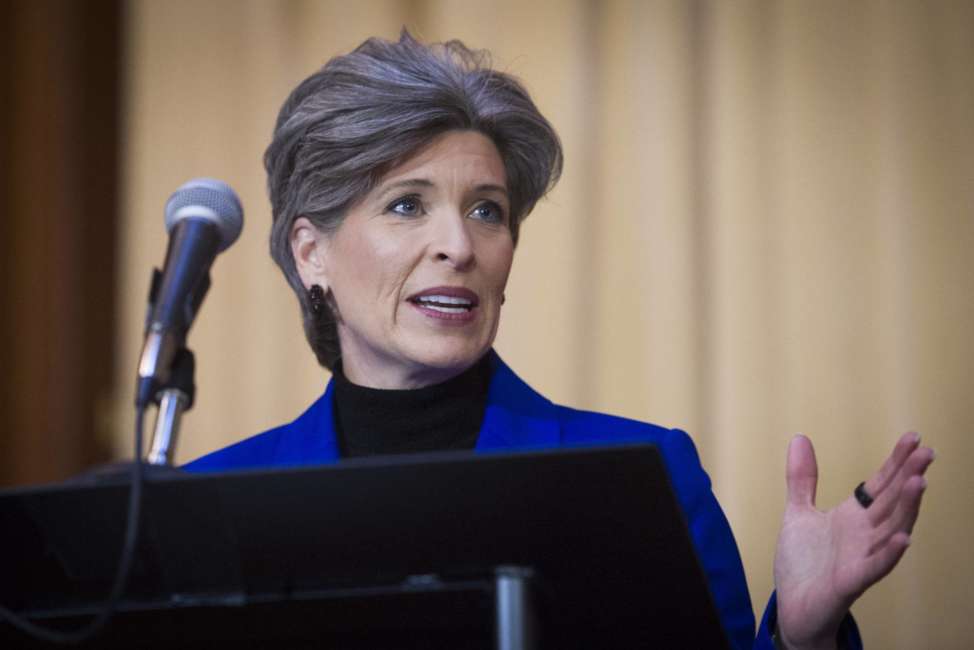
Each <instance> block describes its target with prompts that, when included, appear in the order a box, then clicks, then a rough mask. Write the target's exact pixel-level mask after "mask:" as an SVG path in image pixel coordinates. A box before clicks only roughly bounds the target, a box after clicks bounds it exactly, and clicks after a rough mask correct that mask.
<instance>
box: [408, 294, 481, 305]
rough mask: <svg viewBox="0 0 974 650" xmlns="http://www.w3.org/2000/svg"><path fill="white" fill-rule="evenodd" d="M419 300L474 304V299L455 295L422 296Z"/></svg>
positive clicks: (449, 303) (450, 303)
mask: <svg viewBox="0 0 974 650" xmlns="http://www.w3.org/2000/svg"><path fill="white" fill-rule="evenodd" d="M418 300H420V301H422V302H438V303H441V304H444V305H472V304H473V301H471V300H467V299H466V298H457V297H455V296H420V297H419V298H418Z"/></svg>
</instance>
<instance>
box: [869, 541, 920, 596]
mask: <svg viewBox="0 0 974 650" xmlns="http://www.w3.org/2000/svg"><path fill="white" fill-rule="evenodd" d="M909 546H910V536H909V535H907V534H906V533H903V532H899V533H896V534H895V535H893V536H892V537H890V539H889V540H888V541H887V542H886V545H885V546H883V547H882V548H880V549H878V550H877V552H876V553H874V554H873V555H870V556H869V557H868V558H866V560H865V565H864V566H863V573H864V577H865V578H866V583H865V584H866V585H867V586H868V585H872V584H874V583H876V582H877V581H879V580H882V579H883V578H884V577H886V575H887V574H888V573H889V572H890V571H892V570H893V567H895V566H896V563H897V562H899V561H900V558H902V557H903V553H905V552H906V549H907V548H909Z"/></svg>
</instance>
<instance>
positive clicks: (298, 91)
mask: <svg viewBox="0 0 974 650" xmlns="http://www.w3.org/2000/svg"><path fill="white" fill-rule="evenodd" d="M451 130H473V131H479V132H480V133H483V134H484V135H486V136H487V137H489V138H490V139H491V140H492V141H493V143H494V145H495V146H496V147H497V150H498V152H499V153H500V156H501V159H502V160H503V162H504V167H505V171H506V174H507V186H508V191H509V193H510V202H511V216H510V229H511V235H512V237H513V239H514V242H515V243H517V236H518V230H519V226H520V222H521V220H522V219H524V218H525V217H526V216H527V215H528V213H529V212H531V209H532V208H533V207H534V204H535V203H536V202H537V201H538V200H539V199H540V198H541V197H542V196H544V195H545V193H547V192H548V190H550V189H551V187H553V186H554V184H555V182H556V181H557V180H558V177H559V175H560V174H561V166H562V152H561V144H560V142H559V140H558V135H557V134H556V133H555V131H554V129H553V128H552V127H551V125H550V124H549V123H548V121H547V120H546V119H545V118H544V117H543V116H542V115H541V113H540V112H538V109H537V108H536V107H535V105H534V103H533V102H532V101H531V98H530V97H529V96H528V93H527V91H526V90H525V89H524V87H523V86H522V85H521V84H520V83H519V82H518V81H517V79H515V78H514V77H512V76H510V75H508V74H505V73H503V72H498V71H496V70H491V69H490V67H489V61H488V54H487V53H486V52H484V51H476V50H470V49H468V48H467V47H466V46H465V45H464V44H463V43H461V42H460V41H449V42H447V43H436V44H432V45H424V44H422V43H420V42H418V41H416V40H415V39H414V38H413V37H412V36H411V35H410V34H409V33H408V32H407V31H406V30H405V29H404V30H403V31H402V34H401V35H400V37H399V41H398V42H392V41H386V40H382V39H378V38H370V39H368V40H366V41H365V42H364V43H362V44H361V45H360V46H358V48H356V49H355V50H354V51H353V52H351V53H350V54H346V55H344V56H338V57H335V58H333V59H331V60H330V61H328V62H327V63H326V64H325V65H324V67H322V68H321V69H320V70H318V71H317V72H315V73H314V74H313V75H311V76H310V77H308V78H307V79H305V80H304V81H303V82H301V84H299V85H298V87H297V88H295V89H294V91H293V92H292V93H291V95H290V96H289V97H288V98H287V100H286V101H285V102H284V105H283V106H282V107H281V112H280V113H279V115H278V117H277V124H276V125H275V127H274V138H273V140H272V141H271V144H270V146H268V147H267V151H266V152H265V153H264V167H265V168H266V170H267V185H268V190H269V192H270V200H271V208H272V212H273V225H272V227H271V238H270V249H271V257H273V258H274V261H275V262H277V265H278V266H280V267H281V270H282V271H284V275H285V277H286V278H287V280H288V282H289V283H290V284H291V287H292V288H293V289H294V291H295V293H297V296H298V301H299V302H300V304H301V312H302V316H303V320H304V331H305V335H306V336H307V339H308V342H309V343H310V344H311V348H312V350H314V353H315V356H316V357H317V358H318V362H319V363H320V364H321V365H323V366H325V367H326V368H329V369H333V367H334V364H335V361H336V360H337V359H338V358H339V357H340V355H341V350H340V347H339V342H338V331H337V326H336V323H335V319H334V314H333V313H331V310H330V309H329V308H326V309H323V310H319V314H318V315H316V314H315V313H314V312H313V311H312V309H311V304H310V299H309V296H308V291H307V289H306V288H305V286H304V284H303V283H302V282H301V278H300V276H299V275H298V271H297V266H296V264H295V262H294V257H293V254H292V252H291V243H290V235H291V228H292V226H293V224H294V221H295V220H296V219H297V218H299V217H302V216H303V217H307V218H308V219H309V220H310V221H311V223H313V224H314V226H315V227H316V228H318V229H319V230H320V231H322V232H324V233H333V232H334V231H335V230H336V229H337V228H338V227H339V226H340V225H341V223H342V219H343V218H344V217H345V214H346V213H347V212H348V210H349V208H351V207H352V206H354V205H355V203H356V202H357V201H359V200H360V199H362V198H363V197H364V196H365V195H366V194H367V193H368V192H369V191H370V190H371V189H372V188H373V187H375V185H376V184H377V183H378V182H379V180H380V179H381V178H382V176H383V174H384V173H385V172H386V171H388V170H389V169H390V168H392V167H393V166H395V164H396V163H397V162H399V161H402V160H404V159H405V158H407V157H408V156H409V155H410V154H411V153H412V152H414V151H416V150H417V149H419V148H420V147H422V146H423V145H425V144H427V143H429V142H430V141H431V140H432V139H433V138H435V137H436V136H438V135H440V134H442V133H444V132H447V131H451Z"/></svg>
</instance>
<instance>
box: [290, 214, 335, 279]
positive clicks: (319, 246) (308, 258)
mask: <svg viewBox="0 0 974 650" xmlns="http://www.w3.org/2000/svg"><path fill="white" fill-rule="evenodd" d="M325 254H326V241H325V235H324V234H323V233H322V232H321V231H320V230H318V229H317V228H315V226H314V224H313V223H311V221H309V220H308V218H307V217H298V218H297V219H295V221H294V225H292V226H291V255H293V256H294V263H295V265H296V266H297V269H298V275H300V276H301V282H302V283H304V286H305V288H307V289H310V288H311V287H312V286H314V285H316V284H317V285H320V286H321V288H322V289H323V290H324V291H325V293H327V292H328V278H327V277H326V276H325Z"/></svg>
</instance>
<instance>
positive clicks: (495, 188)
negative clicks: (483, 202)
mask: <svg viewBox="0 0 974 650" xmlns="http://www.w3.org/2000/svg"><path fill="white" fill-rule="evenodd" d="M473 189H474V191H476V192H500V193H501V194H503V195H504V196H507V188H506V187H504V186H503V185H495V184H493V183H484V184H482V185H477V186H475V187H474V188H473Z"/></svg>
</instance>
